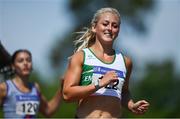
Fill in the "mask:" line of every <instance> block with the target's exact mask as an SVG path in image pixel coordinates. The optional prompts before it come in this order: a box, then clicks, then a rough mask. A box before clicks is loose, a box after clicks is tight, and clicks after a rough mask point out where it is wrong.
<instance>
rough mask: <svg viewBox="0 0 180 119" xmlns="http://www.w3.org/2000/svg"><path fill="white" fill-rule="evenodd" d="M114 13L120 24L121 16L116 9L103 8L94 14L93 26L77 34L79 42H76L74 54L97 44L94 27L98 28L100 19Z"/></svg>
mask: <svg viewBox="0 0 180 119" xmlns="http://www.w3.org/2000/svg"><path fill="white" fill-rule="evenodd" d="M107 12H109V13H112V14H114V15H116V16H118V18H119V24H120V14H119V12H118V11H117V10H116V9H114V8H110V7H108V8H101V9H99V10H97V12H96V13H95V14H94V17H93V19H92V21H91V26H90V27H89V28H84V29H83V31H80V32H76V34H78V36H77V37H76V39H77V40H75V41H74V43H75V47H76V48H75V50H74V52H77V51H80V50H82V49H84V48H87V47H90V46H91V45H92V44H93V43H94V42H95V33H94V32H93V31H92V26H96V24H97V22H98V20H99V17H100V16H101V15H102V14H104V13H107Z"/></svg>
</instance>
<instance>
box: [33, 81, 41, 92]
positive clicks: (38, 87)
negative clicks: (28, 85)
mask: <svg viewBox="0 0 180 119" xmlns="http://www.w3.org/2000/svg"><path fill="white" fill-rule="evenodd" d="M34 85H35V87H36V89H37V90H38V91H39V92H40V86H39V84H38V83H37V82H35V83H34Z"/></svg>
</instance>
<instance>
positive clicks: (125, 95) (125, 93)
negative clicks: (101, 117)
mask: <svg viewBox="0 0 180 119" xmlns="http://www.w3.org/2000/svg"><path fill="white" fill-rule="evenodd" d="M125 62H126V68H127V77H126V79H125V84H124V86H123V90H122V103H123V105H125V106H127V107H128V109H129V110H131V111H132V112H133V113H135V114H144V113H145V112H146V111H147V110H148V107H149V103H148V102H147V101H145V100H140V101H137V102H134V101H133V100H132V98H131V95H130V92H129V79H130V75H131V71H132V61H131V59H130V58H128V57H125Z"/></svg>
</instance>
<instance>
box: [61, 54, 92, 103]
mask: <svg viewBox="0 0 180 119" xmlns="http://www.w3.org/2000/svg"><path fill="white" fill-rule="evenodd" d="M83 55H84V54H83V52H82V51H80V52H78V53H76V54H74V55H73V56H72V58H71V59H70V61H69V64H68V68H67V71H66V73H65V77H64V78H65V79H64V86H63V97H64V99H65V100H66V101H77V100H79V99H81V98H84V97H87V96H89V95H90V94H92V93H93V92H95V86H94V85H88V86H79V82H80V78H81V72H82V65H83Z"/></svg>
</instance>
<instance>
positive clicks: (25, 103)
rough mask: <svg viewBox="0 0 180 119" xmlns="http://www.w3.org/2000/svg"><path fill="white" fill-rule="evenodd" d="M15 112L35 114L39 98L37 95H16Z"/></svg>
mask: <svg viewBox="0 0 180 119" xmlns="http://www.w3.org/2000/svg"><path fill="white" fill-rule="evenodd" d="M16 99H17V103H16V114H18V115H36V114H37V112H38V109H39V99H38V97H37V96H24V95H18V96H16Z"/></svg>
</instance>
